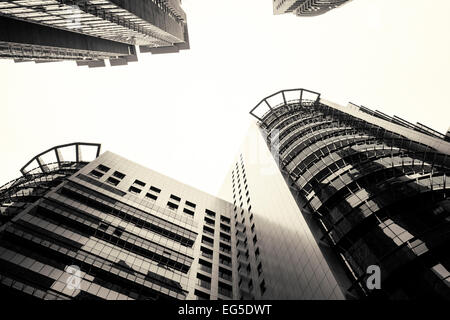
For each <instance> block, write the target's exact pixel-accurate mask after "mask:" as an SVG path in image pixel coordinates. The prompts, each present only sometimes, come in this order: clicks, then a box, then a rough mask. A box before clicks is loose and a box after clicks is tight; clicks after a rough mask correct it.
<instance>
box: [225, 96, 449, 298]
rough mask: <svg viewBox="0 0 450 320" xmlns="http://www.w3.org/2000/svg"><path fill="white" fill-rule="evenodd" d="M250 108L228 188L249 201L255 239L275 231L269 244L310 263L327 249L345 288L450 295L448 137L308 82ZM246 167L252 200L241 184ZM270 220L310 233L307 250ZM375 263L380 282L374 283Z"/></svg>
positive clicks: (364, 293) (372, 293) (361, 292)
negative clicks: (324, 95) (330, 96)
mask: <svg viewBox="0 0 450 320" xmlns="http://www.w3.org/2000/svg"><path fill="white" fill-rule="evenodd" d="M251 114H252V115H253V116H255V117H256V119H257V121H256V123H255V124H254V126H253V127H252V129H251V130H250V135H249V136H250V137H248V138H247V140H246V142H245V143H244V145H243V147H242V148H241V149H242V156H238V158H237V160H236V168H233V170H232V171H231V173H230V174H229V175H228V177H227V181H226V183H225V184H226V185H225V186H224V191H223V192H224V194H226V196H225V197H224V198H225V199H233V198H235V197H239V198H238V199H239V200H238V203H239V205H241V206H242V205H244V206H245V205H246V202H248V203H249V205H251V211H252V212H254V213H253V215H254V218H257V217H258V219H259V220H260V221H261V223H260V224H257V225H256V229H257V230H258V232H261V233H262V234H261V236H258V238H261V239H263V240H264V239H265V238H268V239H271V240H272V241H269V242H268V243H266V244H265V245H266V247H267V249H266V250H272V252H273V254H274V255H275V254H276V253H277V252H281V251H282V250H284V251H288V252H289V255H290V256H291V257H292V258H290V259H295V258H294V255H298V260H299V262H297V266H298V267H300V268H304V269H305V272H306V270H307V268H305V267H304V266H302V264H303V265H304V264H305V261H307V260H310V259H311V256H312V253H314V254H315V256H316V259H317V257H319V258H320V257H321V256H323V257H324V259H325V260H326V262H327V264H325V263H323V262H321V265H322V266H323V265H325V266H326V265H329V266H330V269H331V271H332V273H333V275H334V276H335V278H336V280H337V281H338V283H339V286H340V288H341V289H342V291H343V292H344V293H345V294H346V295H347V297H381V298H389V299H413V298H445V299H449V298H450V272H449V270H450V254H449V252H450V201H449V194H450V191H449V189H450V182H449V180H448V176H449V174H450V142H449V140H450V139H449V137H448V136H445V135H443V134H441V133H439V132H436V131H434V130H432V129H430V128H428V127H426V126H425V125H423V124H420V123H418V124H412V123H409V122H407V121H405V120H403V119H401V118H399V117H397V116H394V117H390V116H387V115H385V114H383V113H382V112H379V111H372V110H370V109H368V108H365V107H363V106H356V105H354V104H349V105H348V106H347V107H342V106H339V105H337V104H334V103H332V102H329V101H326V100H324V99H321V98H320V94H318V93H315V92H312V91H309V90H303V89H296V90H284V91H280V92H278V93H275V94H273V95H271V96H269V97H267V98H265V99H263V100H262V101H261V102H260V103H259V104H258V105H257V106H256V107H255V108H254V109H253V110H252V111H251ZM261 150H262V151H261ZM267 154H268V155H270V156H269V157H268V156H267ZM241 165H243V166H245V168H246V173H247V175H246V176H244V177H242V173H239V175H240V176H241V185H242V183H243V182H242V178H243V179H244V183H245V185H246V187H245V189H244V190H243V192H244V193H245V194H247V195H249V197H250V198H251V199H250V198H249V199H247V198H246V196H244V197H243V198H242V199H244V201H242V200H241V197H240V195H239V194H235V190H236V189H235V188H234V187H233V180H234V183H235V180H236V175H237V171H238V170H240V169H239V168H240V167H241ZM274 168H276V170H274ZM247 185H248V188H247ZM241 189H242V188H241ZM227 190H228V191H227ZM232 190H233V191H232ZM288 215H289V219H288ZM295 215H297V216H298V217H295ZM296 219H297V220H296ZM269 220H271V221H273V223H277V224H279V225H285V227H286V228H289V227H290V228H291V229H292V230H297V232H301V233H303V234H302V235H301V238H302V241H301V242H300V243H296V244H295V245H297V246H300V247H301V248H297V249H296V250H297V251H296V250H295V249H292V248H291V247H293V246H295V245H293V244H292V243H291V244H289V243H286V244H279V245H278V244H277V243H278V240H277V238H278V237H279V235H277V232H276V231H275V230H274V229H271V228H270V224H269V223H267V222H266V221H269ZM264 224H265V226H264ZM296 224H297V225H296ZM259 225H261V228H260V229H258V227H259ZM300 230H301V231H300ZM309 232H311V235H312V236H311V235H310V234H309ZM269 234H272V236H271V237H270V236H269ZM312 238H313V239H314V240H312ZM277 245H278V247H277ZM318 249H320V250H318ZM302 251H304V252H303V253H301V254H300V252H302ZM285 263H288V262H287V260H285ZM312 265H313V266H314V265H317V264H316V263H315V264H312ZM370 266H378V267H379V268H380V275H381V289H376V290H371V289H372V288H369V287H368V286H367V280H369V277H370V275H371V273H369V272H368V268H369V267H370ZM369 269H370V268H369ZM276 281H277V280H276V277H275V276H274V277H273V282H276ZM285 281H286V282H287V280H285ZM266 282H267V280H266Z"/></svg>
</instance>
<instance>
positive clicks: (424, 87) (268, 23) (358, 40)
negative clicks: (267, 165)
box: [0, 0, 450, 194]
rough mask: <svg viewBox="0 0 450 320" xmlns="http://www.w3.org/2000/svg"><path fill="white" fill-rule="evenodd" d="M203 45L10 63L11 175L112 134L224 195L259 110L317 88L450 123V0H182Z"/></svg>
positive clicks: (5, 89) (7, 164)
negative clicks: (113, 61) (323, 10)
mask: <svg viewBox="0 0 450 320" xmlns="http://www.w3.org/2000/svg"><path fill="white" fill-rule="evenodd" d="M183 8H184V9H185V11H186V13H187V18H188V25H189V34H190V42H191V50H188V51H182V52H181V53H178V54H166V55H151V54H143V55H140V61H139V62H137V63H132V64H129V65H128V66H124V67H114V68H112V67H106V68H101V69H88V68H86V67H77V66H76V64H75V63H74V62H64V63H49V64H34V63H20V64H15V63H14V62H13V61H10V60H2V61H0V75H1V77H0V121H1V125H0V150H2V151H1V155H2V157H1V165H0V185H3V184H4V183H6V182H8V181H10V180H12V179H14V178H16V177H18V176H19V175H20V173H19V169H20V167H22V165H24V164H25V163H26V162H27V161H28V160H29V159H30V158H32V157H33V156H34V155H36V154H38V153H40V152H42V151H44V150H45V149H48V148H50V147H52V146H55V145H58V144H64V143H69V142H74V141H83V142H100V143H102V150H103V151H105V150H110V151H112V152H114V153H117V154H119V155H122V156H124V157H126V158H128V159H130V160H133V161H135V162H138V163H140V164H142V165H144V166H147V167H149V168H151V169H153V170H156V171H159V172H161V173H162V174H165V175H168V176H170V177H173V178H175V179H177V180H179V181H181V182H184V183H187V184H189V185H192V186H194V187H197V188H199V189H201V190H204V191H206V192H209V193H211V194H216V192H217V190H218V188H219V187H220V185H221V184H222V181H223V179H224V177H225V174H226V173H227V171H228V169H229V166H230V165H231V164H232V160H233V158H234V156H235V153H236V152H237V150H238V147H239V145H240V144H241V142H242V141H243V138H244V135H245V134H246V132H247V129H248V126H249V121H250V115H249V114H248V112H249V111H250V109H251V108H252V107H253V106H255V105H256V104H257V103H258V102H259V101H260V100H261V99H262V98H264V97H265V96H267V95H270V94H272V93H274V92H276V91H278V90H281V89H289V88H300V87H303V88H306V89H310V90H313V91H317V92H320V93H322V97H323V98H326V99H328V100H331V101H333V102H336V103H340V104H343V105H346V104H347V103H348V102H349V101H351V102H354V103H356V104H361V105H364V106H366V107H369V108H372V109H378V110H380V111H383V112H385V113H387V114H389V115H394V114H395V115H397V116H400V117H402V118H404V119H406V120H409V121H411V122H413V123H415V122H417V121H419V122H421V123H423V124H425V125H428V126H430V127H432V128H434V129H436V130H438V131H441V132H445V131H446V130H447V128H448V126H449V125H450V108H449V95H450V82H449V75H450V37H449V31H450V19H449V14H450V1H448V0H432V1H423V0H395V1H393V0H354V1H352V2H350V3H348V4H347V5H345V6H343V7H341V8H339V9H336V10H333V11H331V12H329V13H327V14H325V15H323V16H319V17H315V18H298V17H295V16H294V15H290V14H289V15H279V16H273V15H272V1H271V0H264V1H261V0H227V1H218V0H183Z"/></svg>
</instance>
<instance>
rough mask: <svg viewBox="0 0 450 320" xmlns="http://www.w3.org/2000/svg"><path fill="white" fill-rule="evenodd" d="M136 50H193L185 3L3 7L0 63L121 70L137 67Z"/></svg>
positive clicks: (33, 2)
mask: <svg viewBox="0 0 450 320" xmlns="http://www.w3.org/2000/svg"><path fill="white" fill-rule="evenodd" d="M136 46H139V47H140V52H152V53H155V54H158V53H169V52H178V51H179V50H182V49H189V35H188V29H187V21H186V14H185V13H184V11H183V9H182V8H181V6H180V0H139V1H137V0H120V1H119V0H101V1H97V0H95V1H94V0H83V1H60V0H45V1H41V0H39V1H38V0H29V1H1V2H0V58H12V59H14V60H15V61H16V62H24V61H35V62H49V61H62V60H74V61H77V63H78V65H80V66H84V65H87V66H89V67H102V66H105V60H106V59H109V61H110V64H111V65H112V66H117V65H126V64H127V63H128V62H133V61H137V55H136Z"/></svg>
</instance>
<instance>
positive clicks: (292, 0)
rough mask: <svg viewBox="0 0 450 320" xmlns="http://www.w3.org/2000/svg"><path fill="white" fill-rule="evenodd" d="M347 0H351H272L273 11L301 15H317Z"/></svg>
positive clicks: (347, 0)
mask: <svg viewBox="0 0 450 320" xmlns="http://www.w3.org/2000/svg"><path fill="white" fill-rule="evenodd" d="M349 1H351V0H273V13H274V14H283V13H289V12H292V13H294V14H295V15H297V16H302V17H308V16H309V17H311V16H318V15H321V14H324V13H326V12H328V11H330V10H333V9H335V8H337V7H340V6H341V5H343V4H344V3H347V2H349Z"/></svg>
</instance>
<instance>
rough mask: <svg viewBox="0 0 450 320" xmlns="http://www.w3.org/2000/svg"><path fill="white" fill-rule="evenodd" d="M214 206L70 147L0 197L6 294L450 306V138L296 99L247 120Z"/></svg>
mask: <svg viewBox="0 0 450 320" xmlns="http://www.w3.org/2000/svg"><path fill="white" fill-rule="evenodd" d="M251 114H252V115H254V116H255V117H256V119H257V121H255V122H254V124H253V125H252V126H251V128H250V131H249V134H248V136H247V137H246V139H245V141H244V144H243V145H242V147H241V150H240V152H239V154H238V156H237V157H236V161H235V163H233V165H232V168H231V169H230V171H229V173H228V175H227V176H226V179H225V182H224V184H223V186H222V188H221V191H220V192H219V196H220V198H218V197H215V196H212V195H209V194H207V193H204V192H202V191H199V190H197V189H195V188H192V187H190V186H187V185H185V184H183V183H180V182H178V181H176V180H174V179H171V178H169V177H167V176H164V175H162V174H160V173H157V172H155V171H152V170H150V169H147V168H145V167H143V166H141V165H139V164H136V163H134V162H132V161H129V160H127V159H125V158H122V157H120V156H118V155H116V154H114V153H111V152H104V153H102V154H100V145H98V144H86V143H73V144H69V145H63V146H57V147H54V148H51V149H49V150H47V151H45V152H42V153H41V154H39V155H37V156H35V157H33V158H32V159H31V160H30V161H29V162H27V164H26V165H25V166H23V168H22V169H21V172H22V177H20V178H18V179H16V180H14V181H11V182H9V183H7V184H6V185H5V186H3V187H1V188H0V291H1V292H5V293H7V294H8V295H13V296H17V297H37V298H44V299H97V298H100V299H152V300H158V299H161V300H165V299H223V300H225V299H257V300H258V299H335V300H340V299H357V298H365V297H368V298H371V297H376V298H379V297H381V298H388V299H413V298H424V297H425V298H447V299H450V272H449V270H450V256H449V254H448V252H449V246H450V201H449V189H450V183H449V182H448V179H447V177H448V176H449V174H450V142H449V140H450V139H449V138H448V136H445V135H443V134H440V133H439V132H436V131H434V130H432V129H430V128H428V127H426V126H425V125H423V124H416V125H414V124H411V123H409V122H407V121H406V120H403V119H401V118H399V117H396V116H394V117H390V116H388V115H386V114H384V113H382V112H379V111H371V110H370V109H368V108H365V107H363V106H356V105H354V104H349V106H347V107H342V106H339V105H337V104H334V103H332V102H329V101H326V100H324V99H321V98H320V94H318V93H315V92H312V91H309V90H304V89H297V90H284V91H280V92H278V93H276V94H273V95H271V96H269V97H267V98H265V99H263V100H262V101H261V102H260V103H259V104H258V105H257V106H256V107H255V108H254V109H252V110H251Z"/></svg>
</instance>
